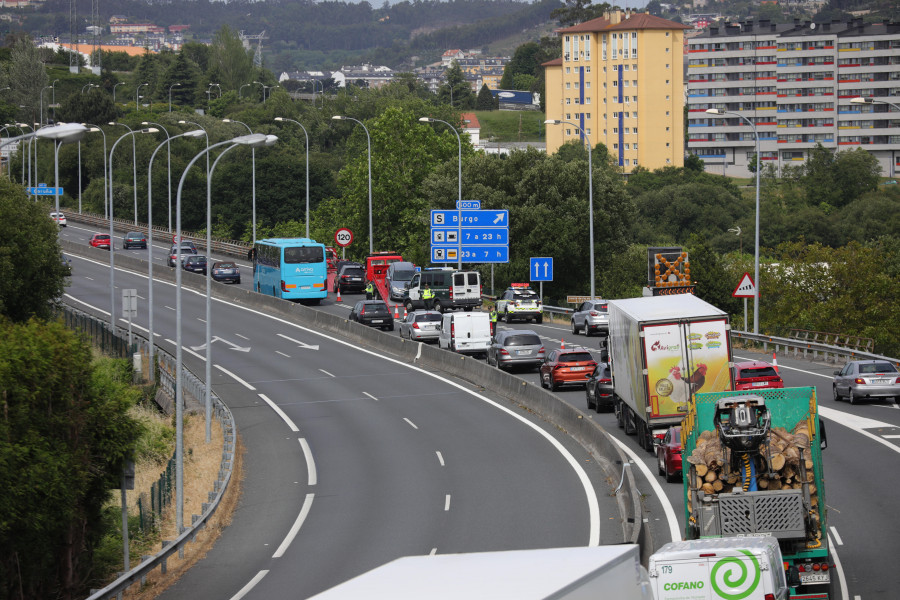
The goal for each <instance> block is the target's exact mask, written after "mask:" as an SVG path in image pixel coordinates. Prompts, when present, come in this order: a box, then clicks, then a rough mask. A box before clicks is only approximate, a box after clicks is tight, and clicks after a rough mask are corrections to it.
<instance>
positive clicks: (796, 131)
mask: <svg viewBox="0 0 900 600" xmlns="http://www.w3.org/2000/svg"><path fill="white" fill-rule="evenodd" d="M687 57H688V66H687V71H688V75H687V80H688V81H687V103H688V151H689V152H690V153H691V154H695V155H697V156H699V157H701V158H702V159H703V160H704V162H705V163H706V165H707V169H708V170H710V171H712V172H717V173H718V172H723V173H725V174H727V175H733V176H742V177H746V176H749V175H751V172H750V169H749V168H748V165H749V164H750V163H751V162H752V160H753V156H754V154H755V152H756V141H755V138H754V134H753V129H752V127H750V125H748V124H747V123H746V121H744V119H747V120H748V121H750V122H751V123H753V125H754V126H755V127H756V130H757V132H758V133H759V144H760V160H761V161H763V163H762V164H763V165H766V164H772V165H775V167H776V169H777V170H778V172H779V173H780V172H781V169H782V167H783V166H785V165H795V164H800V163H802V162H803V161H805V160H806V159H807V157H808V156H809V152H810V150H811V149H812V148H814V147H815V146H816V144H818V143H821V144H822V145H823V146H825V147H826V148H833V149H837V150H848V149H853V148H864V149H866V150H868V151H869V152H871V153H872V154H873V155H874V156H875V157H876V158H877V159H878V162H879V164H880V165H881V167H882V172H883V173H884V174H885V175H889V176H893V175H894V174H896V173H897V172H898V170H900V110H897V109H895V108H893V107H892V106H891V105H890V104H886V103H885V102H888V103H893V104H900V23H891V22H882V23H868V24H866V23H863V22H862V21H861V20H858V19H857V20H853V21H850V22H841V21H832V22H830V23H810V22H808V21H807V22H800V21H799V20H797V21H795V22H794V23H789V24H774V23H770V22H768V21H767V20H764V19H761V20H760V21H759V22H757V23H754V22H752V21H747V22H744V23H738V24H733V25H726V26H725V27H710V28H709V31H708V32H704V34H702V35H700V36H697V37H695V38H692V39H690V40H689V41H688V54H687ZM857 97H865V98H872V99H873V100H874V102H872V103H870V104H857V103H853V102H851V99H853V98H857ZM710 108H715V109H719V110H722V111H726V112H727V113H728V114H726V115H724V116H723V117H713V118H710V117H711V115H709V114H708V113H706V110H707V109H710ZM742 117H743V118H742Z"/></svg>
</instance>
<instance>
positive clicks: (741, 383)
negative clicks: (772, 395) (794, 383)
mask: <svg viewBox="0 0 900 600" xmlns="http://www.w3.org/2000/svg"><path fill="white" fill-rule="evenodd" d="M732 369H733V373H732V374H733V375H734V389H735V390H736V391H743V390H760V389H766V388H783V387H784V381H782V380H781V377H780V376H779V375H778V371H776V370H775V367H773V366H772V365H770V364H769V363H767V362H763V361H760V360H752V361H749V362H740V363H734V367H732Z"/></svg>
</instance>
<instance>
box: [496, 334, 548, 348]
mask: <svg viewBox="0 0 900 600" xmlns="http://www.w3.org/2000/svg"><path fill="white" fill-rule="evenodd" d="M503 343H504V344H505V345H506V346H538V345H540V343H541V338H539V337H538V336H536V335H530V334H528V335H511V336H509V337H508V338H506V340H504V342H503Z"/></svg>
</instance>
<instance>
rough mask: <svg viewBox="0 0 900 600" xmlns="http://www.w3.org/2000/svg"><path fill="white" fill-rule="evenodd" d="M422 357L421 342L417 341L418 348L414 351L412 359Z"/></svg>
mask: <svg viewBox="0 0 900 600" xmlns="http://www.w3.org/2000/svg"><path fill="white" fill-rule="evenodd" d="M421 357H422V342H419V349H418V350H417V351H416V357H415V358H414V359H413V360H416V361H417V360H419V358H421Z"/></svg>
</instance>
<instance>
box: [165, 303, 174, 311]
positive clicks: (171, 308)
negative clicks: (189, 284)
mask: <svg viewBox="0 0 900 600" xmlns="http://www.w3.org/2000/svg"><path fill="white" fill-rule="evenodd" d="M165 307H166V308H168V309H169V310H172V311H174V310H175V307H174V306H169V305H168V304H166V305H165Z"/></svg>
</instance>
